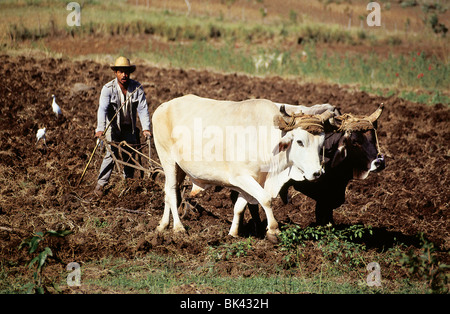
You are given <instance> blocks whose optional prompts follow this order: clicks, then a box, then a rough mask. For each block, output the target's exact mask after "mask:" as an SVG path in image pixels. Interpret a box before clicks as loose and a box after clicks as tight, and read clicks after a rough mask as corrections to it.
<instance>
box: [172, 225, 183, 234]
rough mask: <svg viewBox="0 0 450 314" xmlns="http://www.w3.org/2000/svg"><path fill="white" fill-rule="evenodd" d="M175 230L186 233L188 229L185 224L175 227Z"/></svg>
mask: <svg viewBox="0 0 450 314" xmlns="http://www.w3.org/2000/svg"><path fill="white" fill-rule="evenodd" d="M173 232H175V233H186V229H184V227H183V226H178V227H174V228H173Z"/></svg>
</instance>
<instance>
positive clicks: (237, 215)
mask: <svg viewBox="0 0 450 314" xmlns="http://www.w3.org/2000/svg"><path fill="white" fill-rule="evenodd" d="M245 205H247V201H246V200H245V198H243V197H242V195H241V194H239V196H238V198H237V200H236V203H235V204H234V216H233V222H232V223H231V228H230V232H229V235H231V236H232V237H237V236H238V231H239V223H240V222H241V218H242V213H243V212H244V209H245Z"/></svg>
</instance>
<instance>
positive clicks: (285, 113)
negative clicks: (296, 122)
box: [280, 105, 292, 117]
mask: <svg viewBox="0 0 450 314" xmlns="http://www.w3.org/2000/svg"><path fill="white" fill-rule="evenodd" d="M280 112H281V113H282V114H283V115H284V116H287V117H292V116H291V115H290V114H289V113H287V112H286V106H285V105H281V107H280Z"/></svg>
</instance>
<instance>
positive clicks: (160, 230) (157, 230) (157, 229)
mask: <svg viewBox="0 0 450 314" xmlns="http://www.w3.org/2000/svg"><path fill="white" fill-rule="evenodd" d="M164 230H166V227H165V226H161V225H159V226H158V227H156V232H163V231H164Z"/></svg>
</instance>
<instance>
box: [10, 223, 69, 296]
mask: <svg viewBox="0 0 450 314" xmlns="http://www.w3.org/2000/svg"><path fill="white" fill-rule="evenodd" d="M71 233H72V231H70V230H61V231H53V230H49V231H45V232H42V231H39V232H36V233H35V234H34V235H33V236H31V237H29V238H27V239H25V240H23V241H22V242H21V243H20V245H19V248H18V249H19V250H20V249H22V248H23V247H24V246H28V247H29V250H28V253H29V254H34V253H36V252H37V251H38V248H39V244H40V243H41V242H42V241H44V240H45V239H46V238H47V237H48V236H52V237H65V236H67V235H69V234H71ZM47 257H53V258H55V256H54V255H53V251H52V250H51V249H50V248H49V247H48V246H47V247H45V248H44V249H43V250H42V251H41V252H40V253H38V254H37V255H36V256H35V257H34V258H32V259H31V261H30V262H29V263H28V268H32V267H33V265H35V263H36V265H35V271H34V273H33V283H32V284H31V286H30V288H29V289H28V293H37V294H43V293H45V288H46V287H45V284H44V282H43V274H42V273H43V269H44V267H45V266H46V265H47ZM54 288H57V287H55V286H54Z"/></svg>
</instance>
